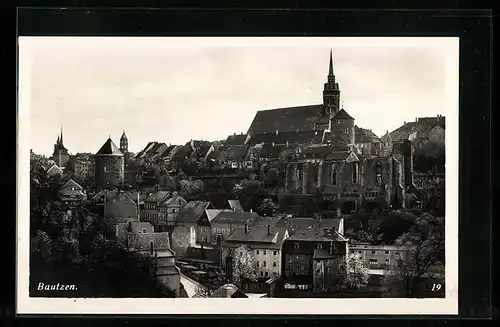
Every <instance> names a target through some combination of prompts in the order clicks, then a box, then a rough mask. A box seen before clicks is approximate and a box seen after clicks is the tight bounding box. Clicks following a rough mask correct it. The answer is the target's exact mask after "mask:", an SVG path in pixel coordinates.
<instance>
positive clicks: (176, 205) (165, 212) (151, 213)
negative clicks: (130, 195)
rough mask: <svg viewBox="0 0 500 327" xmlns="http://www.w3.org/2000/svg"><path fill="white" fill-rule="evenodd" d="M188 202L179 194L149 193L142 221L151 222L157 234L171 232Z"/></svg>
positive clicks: (168, 192) (166, 192)
mask: <svg viewBox="0 0 500 327" xmlns="http://www.w3.org/2000/svg"><path fill="white" fill-rule="evenodd" d="M186 204H187V201H186V200H185V199H184V198H183V197H182V196H180V195H179V194H178V193H177V192H170V191H156V192H153V193H149V195H148V197H147V198H146V200H145V201H144V210H143V214H142V219H143V220H144V221H149V222H150V223H151V224H152V225H153V226H154V227H155V231H157V232H166V231H169V232H171V231H172V230H173V228H174V227H175V224H176V218H177V215H178V214H179V212H180V211H181V210H182V209H183V208H184V206H185V205H186Z"/></svg>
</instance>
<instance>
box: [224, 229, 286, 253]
mask: <svg viewBox="0 0 500 327" xmlns="http://www.w3.org/2000/svg"><path fill="white" fill-rule="evenodd" d="M286 234H287V231H286V229H285V228H271V227H270V228H269V230H268V227H267V226H252V227H250V228H249V230H248V232H245V230H244V229H241V228H240V229H235V230H234V231H233V232H232V233H231V234H230V235H229V236H228V237H227V238H226V240H225V242H224V246H225V247H238V246H241V245H242V244H247V245H251V246H252V247H253V248H266V249H280V248H281V244H282V243H283V240H284V238H285V235H286Z"/></svg>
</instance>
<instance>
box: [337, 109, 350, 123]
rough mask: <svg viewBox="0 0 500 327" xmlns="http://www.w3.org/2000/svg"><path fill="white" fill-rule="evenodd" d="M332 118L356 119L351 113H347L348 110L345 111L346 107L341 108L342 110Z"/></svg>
mask: <svg viewBox="0 0 500 327" xmlns="http://www.w3.org/2000/svg"><path fill="white" fill-rule="evenodd" d="M332 119H353V120H354V118H352V117H351V115H349V114H348V113H347V111H345V109H340V111H339V112H337V114H336V115H335V116H333V118H332Z"/></svg>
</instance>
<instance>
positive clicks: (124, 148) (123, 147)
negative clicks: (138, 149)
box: [120, 131, 128, 154]
mask: <svg viewBox="0 0 500 327" xmlns="http://www.w3.org/2000/svg"><path fill="white" fill-rule="evenodd" d="M120 151H121V152H122V153H123V154H126V153H128V138H127V135H126V134H125V131H123V134H122V137H120Z"/></svg>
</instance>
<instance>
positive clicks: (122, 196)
mask: <svg viewBox="0 0 500 327" xmlns="http://www.w3.org/2000/svg"><path fill="white" fill-rule="evenodd" d="M133 196H134V194H131V193H130V192H125V191H123V190H118V189H104V190H101V191H100V192H98V193H97V194H96V195H94V197H93V198H92V203H93V205H94V207H95V208H96V212H97V213H99V215H100V216H101V217H102V218H103V219H104V221H106V223H107V225H108V226H110V228H114V226H117V225H118V224H120V223H128V222H134V223H135V222H138V221H139V219H140V208H139V204H138V203H139V199H138V194H136V195H135V197H136V198H135V199H134V198H133Z"/></svg>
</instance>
